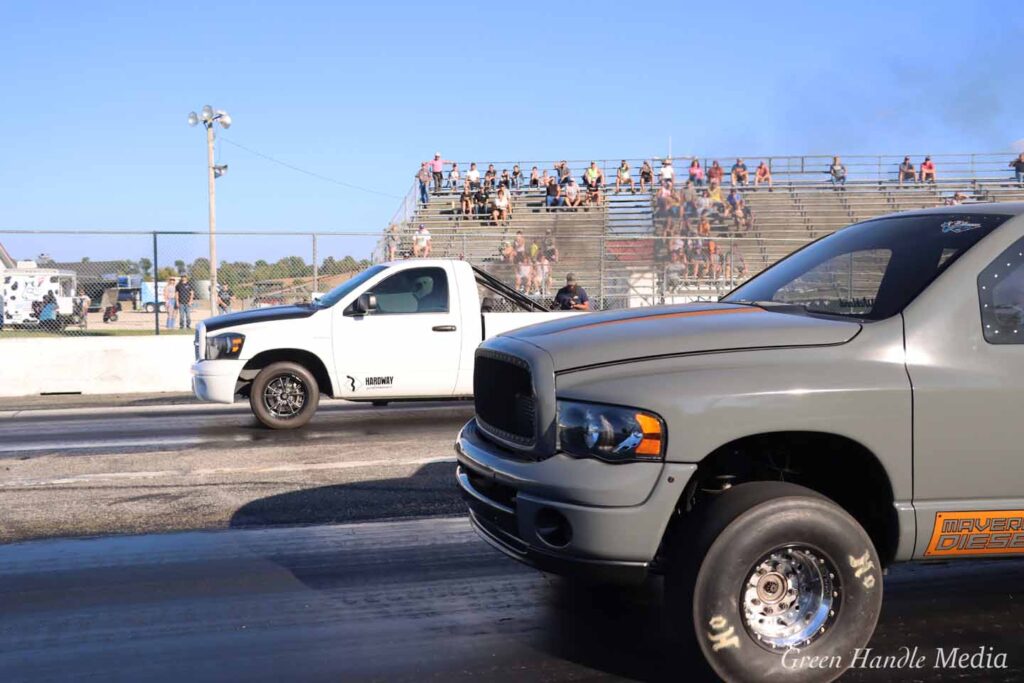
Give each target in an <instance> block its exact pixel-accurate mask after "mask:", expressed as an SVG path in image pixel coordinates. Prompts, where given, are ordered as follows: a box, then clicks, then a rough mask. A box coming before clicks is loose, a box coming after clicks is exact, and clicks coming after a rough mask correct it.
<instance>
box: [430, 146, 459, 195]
mask: <svg viewBox="0 0 1024 683" xmlns="http://www.w3.org/2000/svg"><path fill="white" fill-rule="evenodd" d="M451 163H454V162H451V161H446V160H444V159H442V158H441V153H440V152H435V153H434V160H433V161H428V162H426V164H427V167H428V168H429V169H430V173H431V175H433V176H434V194H440V192H441V186H442V185H443V184H444V165H445V164H451Z"/></svg>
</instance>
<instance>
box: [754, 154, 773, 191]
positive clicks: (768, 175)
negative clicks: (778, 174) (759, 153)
mask: <svg viewBox="0 0 1024 683" xmlns="http://www.w3.org/2000/svg"><path fill="white" fill-rule="evenodd" d="M761 183H765V184H767V185H768V191H769V192H771V191H772V170H771V169H770V168H768V164H766V163H764V162H763V161H762V162H761V163H760V164H758V165H757V170H756V171H754V187H757V186H758V185H760V184H761Z"/></svg>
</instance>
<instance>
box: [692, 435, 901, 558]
mask: <svg viewBox="0 0 1024 683" xmlns="http://www.w3.org/2000/svg"><path fill="white" fill-rule="evenodd" d="M747 481H787V482H790V483H794V484H800V485H801V486H806V487H807V488H810V489H813V490H815V491H817V492H819V493H821V494H822V495H824V496H827V497H828V498H830V499H832V500H833V501H834V502H835V503H836V504H838V505H839V506H840V507H842V508H843V509H844V510H846V511H847V512H848V513H849V514H850V515H851V516H852V517H853V518H854V519H856V520H857V521H858V522H859V523H860V525H861V526H863V527H864V530H865V531H867V533H868V535H869V536H870V537H871V540H872V542H874V544H875V548H876V549H877V550H878V555H879V557H880V558H881V559H882V561H883V562H886V563H888V562H889V561H891V560H892V558H893V557H894V555H895V553H896V547H897V544H898V542H899V521H898V519H897V516H896V509H895V508H894V507H893V492H892V484H891V483H890V481H889V476H888V474H886V471H885V468H884V467H882V464H881V463H880V462H879V461H878V458H876V457H875V455H874V453H872V452H871V451H869V450H868V449H867V448H865V447H864V446H863V445H861V444H859V443H857V442H856V441H853V440H852V439H849V438H847V437H844V436H839V435H837V434H828V433H821V432H775V433H769V434H758V435H755V436H748V437H744V438H742V439H737V440H736V441H732V442H730V443H728V444H725V445H724V446H722V447H720V448H718V449H717V450H715V451H714V452H713V453H711V454H710V455H709V456H708V457H706V458H705V459H704V460H703V461H701V463H700V465H698V467H697V472H696V474H695V475H694V477H693V479H692V480H691V482H690V484H689V485H688V486H687V490H686V492H685V493H684V495H683V501H681V503H680V506H679V508H680V511H681V512H683V513H685V512H686V511H687V510H689V509H692V508H693V507H694V506H695V505H698V504H699V503H700V499H701V497H702V496H710V495H714V493H715V492H716V491H720V490H722V489H723V488H724V487H726V486H729V485H731V484H737V483H741V482H747Z"/></svg>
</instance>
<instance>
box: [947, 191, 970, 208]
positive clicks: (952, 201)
mask: <svg viewBox="0 0 1024 683" xmlns="http://www.w3.org/2000/svg"><path fill="white" fill-rule="evenodd" d="M966 201H967V195H965V194H964V193H963V192H961V191H960V190H957V191H956V192H954V193H953V196H952V197H947V198H946V199H945V200H944V201H943V202H942V203H943V205H945V206H960V205H961V204H963V203H964V202H966Z"/></svg>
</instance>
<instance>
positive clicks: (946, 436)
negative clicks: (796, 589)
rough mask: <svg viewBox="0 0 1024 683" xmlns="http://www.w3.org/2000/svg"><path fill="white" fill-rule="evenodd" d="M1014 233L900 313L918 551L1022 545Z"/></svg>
mask: <svg viewBox="0 0 1024 683" xmlns="http://www.w3.org/2000/svg"><path fill="white" fill-rule="evenodd" d="M985 218H1001V217H995V216H993V217H987V216H986V217H985ZM1007 228H1009V226H1007ZM1020 234H1021V231H1020V230H1019V229H1016V230H1014V231H1012V232H1005V231H1004V232H996V233H994V234H993V235H991V236H990V237H988V238H987V239H986V240H985V241H983V242H981V243H980V244H978V245H977V246H976V247H975V248H974V249H972V250H971V251H969V252H967V254H966V255H965V256H964V258H963V259H961V260H960V262H958V263H955V264H954V266H953V267H952V268H951V269H950V272H949V273H948V275H949V276H951V277H945V278H942V279H940V280H939V281H938V282H936V283H935V285H933V287H931V288H929V290H928V291H927V292H926V295H927V296H923V297H921V298H920V299H919V300H918V301H915V302H914V304H912V305H911V306H910V307H908V309H907V311H906V314H905V327H906V352H907V371H908V373H909V375H910V379H911V383H912V385H913V392H914V507H915V509H916V511H917V527H918V537H917V549H916V550H917V555H918V556H924V557H962V556H972V555H1001V554H1010V553H1013V554H1019V553H1024V452H1022V448H1024V446H1022V445H1024V420H1022V419H1021V416H1020V409H1021V406H1022V405H1024V239H1020ZM1015 237H1016V238H1017V239H1014V238H1015ZM954 269H955V270H954ZM954 274H955V275H956V277H952V276H953V275H954ZM932 290H937V291H932ZM919 303H920V304H921V305H918V304H919Z"/></svg>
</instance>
